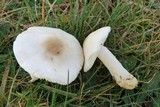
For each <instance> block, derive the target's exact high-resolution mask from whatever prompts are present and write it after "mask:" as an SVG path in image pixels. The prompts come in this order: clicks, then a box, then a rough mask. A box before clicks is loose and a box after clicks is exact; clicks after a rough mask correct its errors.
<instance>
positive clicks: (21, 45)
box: [13, 27, 84, 85]
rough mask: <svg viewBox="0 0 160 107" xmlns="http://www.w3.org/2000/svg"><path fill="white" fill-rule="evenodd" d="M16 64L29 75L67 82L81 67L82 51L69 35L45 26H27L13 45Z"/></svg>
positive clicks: (56, 81) (72, 79)
mask: <svg viewBox="0 0 160 107" xmlns="http://www.w3.org/2000/svg"><path fill="white" fill-rule="evenodd" d="M13 51H14V55H15V57H16V59H17V61H18V63H19V65H20V66H21V67H22V68H23V69H24V70H25V71H27V72H28V73H29V74H30V75H31V77H33V78H37V79H45V80H48V81H50V82H54V83H58V84H61V85H67V84H69V83H71V82H72V81H74V80H75V79H76V77H77V76H78V74H79V72H80V70H81V68H82V66H83V60H84V59H83V51H82V47H81V46H80V44H79V42H78V41H77V39H76V38H75V37H74V36H72V35H71V34H69V33H67V32H65V31H63V30H61V29H58V28H49V27H30V28H28V29H27V30H26V31H24V32H22V33H21V34H19V35H18V36H17V38H16V40H15V41H14V44H13Z"/></svg>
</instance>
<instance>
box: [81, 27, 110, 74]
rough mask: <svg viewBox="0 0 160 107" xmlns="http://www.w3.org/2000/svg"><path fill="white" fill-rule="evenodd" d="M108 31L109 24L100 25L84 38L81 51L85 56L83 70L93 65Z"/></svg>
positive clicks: (85, 70)
mask: <svg viewBox="0 0 160 107" xmlns="http://www.w3.org/2000/svg"><path fill="white" fill-rule="evenodd" d="M110 31H111V28H110V27H109V26H106V27H102V28H100V29H98V30H96V31H94V32H92V33H91V34H89V35H88V36H87V38H86V39H85V41H84V43H83V51H84V57H85V61H84V72H87V71H88V70H90V68H91V67H92V66H93V64H94V62H95V60H96V58H97V57H98V54H99V52H100V50H101V48H102V45H103V44H104V42H105V41H106V39H107V37H108V34H109V32H110Z"/></svg>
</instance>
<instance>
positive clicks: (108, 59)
mask: <svg viewBox="0 0 160 107" xmlns="http://www.w3.org/2000/svg"><path fill="white" fill-rule="evenodd" d="M98 58H99V59H100V60H101V61H102V62H103V64H104V65H105V66H106V67H107V68H108V70H109V72H110V73H111V75H112V76H113V78H114V79H115V81H116V83H117V84H118V85H119V86H120V87H123V88H125V89H133V88H135V87H136V86H137V84H138V81H137V79H136V78H135V77H134V76H133V75H132V74H130V73H129V72H128V71H127V70H126V69H125V68H124V67H123V66H122V64H121V63H120V62H119V61H118V60H117V59H116V57H115V56H114V55H113V54H112V53H111V52H110V51H109V50H108V49H107V48H106V47H104V46H102V48H101V51H100V53H99V55H98Z"/></svg>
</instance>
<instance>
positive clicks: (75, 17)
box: [0, 0, 160, 107]
mask: <svg viewBox="0 0 160 107" xmlns="http://www.w3.org/2000/svg"><path fill="white" fill-rule="evenodd" d="M30 26H50V27H58V28H61V29H63V30H65V31H66V32H69V33H71V34H73V35H75V37H76V38H77V39H78V40H79V41H80V43H81V44H82V43H83V41H84V39H85V37H86V36H87V35H88V34H89V33H91V32H92V31H94V30H96V29H98V28H100V27H103V26H111V27H112V31H111V33H110V34H109V37H108V39H107V41H106V43H105V45H106V46H107V47H108V48H109V49H110V50H111V51H112V52H113V54H114V55H115V56H116V57H117V58H118V60H119V61H120V62H121V63H122V64H123V65H124V67H125V68H126V69H127V70H128V71H129V72H131V73H132V74H133V75H134V76H135V77H137V78H138V80H139V85H138V87H137V88H135V89H134V90H125V89H122V88H120V87H119V86H118V85H117V84H116V83H115V81H114V80H113V78H112V77H111V75H110V73H109V72H108V70H107V68H106V67H105V66H104V65H103V64H102V63H101V62H100V61H99V60H98V59H97V60H96V63H95V64H94V66H93V68H92V69H91V70H90V71H89V72H87V73H84V72H83V70H82V71H81V72H80V74H79V76H78V78H77V79H76V80H75V81H74V82H73V83H71V84H70V85H68V86H61V85H58V84H54V83H50V82H47V81H44V80H38V81H36V82H34V83H28V81H29V80H30V76H29V74H28V73H26V72H25V71H24V70H23V69H21V68H20V67H19V65H18V64H17V62H16V59H15V57H14V54H13V50H12V44H13V41H14V40H15V38H16V36H17V35H18V34H19V33H21V32H22V31H24V30H25V29H27V28H28V27H30ZM159 78H160V2H159V0H143V1H142V0H137V1H136V0H133V1H132V0H128V1H127V0H108V1H107V0H92V1H91V0H90V1H89V0H75V1H72V0H35V1H34V0H31V1H29V0H23V1H21V0H14V1H13V0H2V1H1V4H0V83H1V86H0V107H4V106H7V107H46V106H51V107H63V106H64V107H77V106H78V107H79V106H80V107H108V106H111V107H113V106H119V107H142V106H143V107H159V106H160V81H159Z"/></svg>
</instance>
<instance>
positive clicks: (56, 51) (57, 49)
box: [44, 38, 64, 56]
mask: <svg viewBox="0 0 160 107" xmlns="http://www.w3.org/2000/svg"><path fill="white" fill-rule="evenodd" d="M44 46H45V49H46V52H47V53H49V54H51V55H56V56H57V55H60V54H62V52H63V50H64V44H63V42H62V41H61V40H60V39H59V38H51V39H48V40H47V41H46V42H45V45H44Z"/></svg>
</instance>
